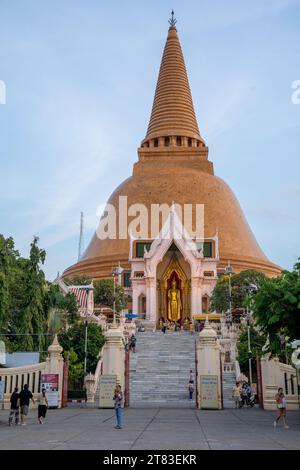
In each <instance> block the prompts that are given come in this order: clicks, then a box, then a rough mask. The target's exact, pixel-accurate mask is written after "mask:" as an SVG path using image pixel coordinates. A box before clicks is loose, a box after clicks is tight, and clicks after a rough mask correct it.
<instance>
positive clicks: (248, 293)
mask: <svg viewBox="0 0 300 470" xmlns="http://www.w3.org/2000/svg"><path fill="white" fill-rule="evenodd" d="M254 291H257V287H256V285H255V284H250V285H249V286H248V287H246V292H247V296H248V301H247V307H246V318H247V332H248V360H249V383H250V386H251V384H252V351H251V342H250V319H251V312H250V310H249V301H250V294H251V293H252V292H254Z"/></svg>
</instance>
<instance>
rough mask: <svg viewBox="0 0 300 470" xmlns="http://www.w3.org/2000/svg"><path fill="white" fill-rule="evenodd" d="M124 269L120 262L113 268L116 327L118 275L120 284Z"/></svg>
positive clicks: (114, 323) (114, 324) (114, 321)
mask: <svg viewBox="0 0 300 470" xmlns="http://www.w3.org/2000/svg"><path fill="white" fill-rule="evenodd" d="M123 271H124V269H123V268H121V266H120V263H119V266H116V267H114V268H112V272H111V274H112V276H113V278H114V304H113V311H114V319H113V326H114V327H116V276H118V284H121V274H122V272H123Z"/></svg>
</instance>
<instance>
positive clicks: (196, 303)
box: [191, 277, 202, 315]
mask: <svg viewBox="0 0 300 470" xmlns="http://www.w3.org/2000/svg"><path fill="white" fill-rule="evenodd" d="M191 291H192V292H191V294H192V301H191V310H192V312H191V313H192V315H193V314H195V313H202V295H201V286H200V284H199V278H198V277H192V279H191Z"/></svg>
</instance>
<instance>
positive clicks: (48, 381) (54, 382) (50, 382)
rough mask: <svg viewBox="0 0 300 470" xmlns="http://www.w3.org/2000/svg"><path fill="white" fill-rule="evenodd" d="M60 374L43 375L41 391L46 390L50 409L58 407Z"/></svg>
mask: <svg viewBox="0 0 300 470" xmlns="http://www.w3.org/2000/svg"><path fill="white" fill-rule="evenodd" d="M58 378H59V375H58V374H42V377H41V384H42V387H41V390H42V389H43V388H44V389H45V390H46V395H47V400H48V406H49V408H57V407H58Z"/></svg>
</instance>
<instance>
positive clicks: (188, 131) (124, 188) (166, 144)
mask: <svg viewBox="0 0 300 470" xmlns="http://www.w3.org/2000/svg"><path fill="white" fill-rule="evenodd" d="M120 196H127V198H128V199H127V203H128V207H129V206H131V205H132V204H135V203H139V204H141V203H142V204H144V205H145V206H146V207H147V208H148V209H149V212H150V206H151V204H162V203H167V204H169V205H172V203H173V202H174V201H175V202H176V203H179V204H181V205H183V204H204V209H205V219H204V236H205V237H207V238H209V237H213V236H214V235H215V234H216V233H217V237H218V260H217V270H218V271H219V272H220V270H222V269H224V267H225V266H226V265H227V264H228V261H230V263H231V266H232V268H233V270H234V272H239V271H241V270H245V269H255V270H258V271H262V272H264V273H265V274H267V275H268V276H275V275H278V274H279V272H280V268H279V267H278V266H276V265H275V264H273V263H272V262H270V261H269V260H268V259H267V257H266V256H265V254H264V253H263V251H262V250H261V248H260V247H259V245H258V243H257V241H256V239H255V237H254V235H253V233H252V231H251V229H250V227H249V225H248V223H247V221H246V219H245V216H244V214H243V212H242V210H241V207H240V205H239V203H238V201H237V199H236V197H235V195H234V194H233V192H232V191H231V189H230V188H229V187H228V185H227V184H226V183H225V182H224V181H223V180H222V179H220V178H219V177H217V176H215V175H214V169H213V163H212V162H211V161H209V160H208V147H207V145H206V143H205V141H204V139H203V137H202V136H201V134H200V132H199V128H198V124H197V120H196V115H195V111H194V106H193V101H192V96H191V91H190V87H189V82H188V77H187V72H186V68H185V63H184V58H183V54H182V50H181V46H180V42H179V38H178V34H177V29H176V27H175V22H174V21H171V26H170V28H169V31H168V37H167V41H166V45H165V49H164V52H163V57H162V61H161V66H160V70H159V76H158V81H157V86H156V91H155V97H154V102H153V107H152V112H151V117H150V122H149V126H148V130H147V134H146V137H145V138H144V140H143V141H142V142H141V146H140V148H138V161H137V162H136V163H135V164H134V167H133V172H132V176H130V177H129V178H128V179H127V180H125V181H124V182H123V183H122V184H121V185H120V186H119V187H118V188H117V189H116V190H115V191H114V192H113V193H112V195H111V197H110V199H109V201H108V202H109V203H110V204H112V205H113V206H114V207H115V208H116V214H117V223H118V219H119V214H118V207H119V197H120ZM129 220H130V218H128V223H129ZM211 256H212V255H211ZM130 257H131V258H132V257H134V255H133V254H132V253H131V254H130V240H129V238H128V237H127V238H121V237H117V238H116V239H99V238H98V237H97V235H96V234H95V235H94V237H93V238H92V240H91V242H90V244H89V246H88V247H87V249H86V251H85V253H84V254H83V256H82V258H81V259H80V261H79V262H78V263H76V264H74V265H73V266H71V267H69V268H68V269H67V270H66V271H65V273H64V276H72V275H87V276H90V277H91V278H93V279H100V278H103V277H109V276H111V270H112V267H113V266H116V265H118V263H120V264H121V266H122V267H123V268H124V269H125V270H127V271H128V272H131V270H132V264H131V263H130V261H129V260H130ZM215 274H216V273H214V278H215V277H216V276H215ZM149 282H150V281H149ZM175 283H176V281H175ZM174 289H175V290H176V288H174ZM175 290H173V291H172V290H171V291H169V293H170V292H171V294H170V295H171V296H172V298H173V294H172V292H175ZM175 297H176V299H174V300H171V306H170V311H169V313H168V315H169V317H170V316H171V318H172V319H173V318H174V317H176V309H178V308H179V305H180V301H181V300H180V298H178V296H175ZM175 301H176V302H177V307H176V306H175ZM163 302H165V300H163ZM165 303H166V304H167V301H166V302H165ZM180 308H181V307H180ZM181 310H183V308H182V309H181ZM177 316H178V315H177ZM185 318H186V317H185ZM174 319H175V318H174Z"/></svg>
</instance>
